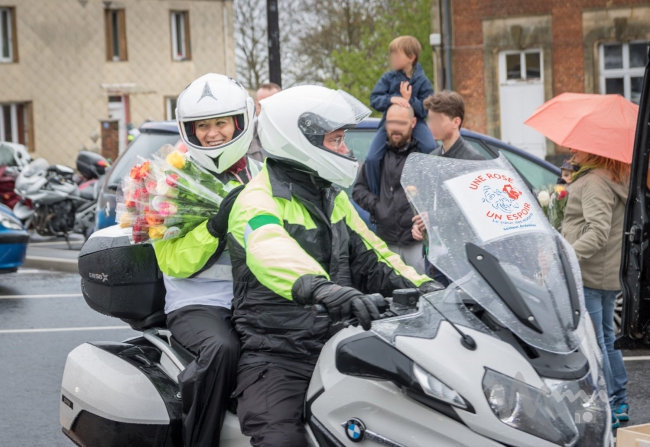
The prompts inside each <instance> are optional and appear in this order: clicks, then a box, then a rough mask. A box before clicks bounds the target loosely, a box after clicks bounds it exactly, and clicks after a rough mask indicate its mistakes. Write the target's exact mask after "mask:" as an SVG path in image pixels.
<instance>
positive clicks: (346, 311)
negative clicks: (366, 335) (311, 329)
mask: <svg viewBox="0 0 650 447" xmlns="http://www.w3.org/2000/svg"><path fill="white" fill-rule="evenodd" d="M312 299H313V302H314V303H320V304H323V305H324V306H325V307H327V312H328V313H329V315H330V320H331V321H333V322H337V321H344V320H349V319H351V318H352V317H356V318H357V320H359V324H361V327H362V328H363V329H364V330H366V331H367V330H368V329H370V327H371V324H372V320H377V319H378V318H379V310H378V309H377V305H376V304H375V298H373V297H371V296H368V295H364V294H363V293H361V292H359V291H358V290H357V289H354V288H352V287H345V286H339V285H337V284H334V283H332V282H330V281H323V282H322V283H321V284H320V285H318V286H317V287H316V288H314V291H313V292H312Z"/></svg>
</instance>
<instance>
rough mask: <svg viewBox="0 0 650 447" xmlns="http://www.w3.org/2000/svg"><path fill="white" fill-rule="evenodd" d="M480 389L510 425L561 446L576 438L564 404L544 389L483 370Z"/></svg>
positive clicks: (574, 429) (497, 414) (496, 413)
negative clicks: (481, 388)
mask: <svg viewBox="0 0 650 447" xmlns="http://www.w3.org/2000/svg"><path fill="white" fill-rule="evenodd" d="M483 392H484V393H485V397H486V398H487V401H488V403H489V404H490V408H492V411H493V412H494V414H495V415H496V416H497V418H499V420H501V422H503V423H504V424H506V425H509V426H510V427H512V428H515V429H517V430H520V431H523V432H526V433H529V434H531V435H533V436H536V437H538V438H541V439H545V440H547V441H549V442H552V443H553V444H557V445H563V446H564V445H572V444H573V443H574V442H575V441H576V440H577V438H578V429H577V428H576V426H575V424H574V423H573V418H572V415H571V414H570V413H569V411H568V409H567V407H566V405H565V404H564V402H562V401H559V402H558V401H557V400H556V399H553V397H552V395H551V393H550V392H548V391H544V390H540V389H538V388H534V387H532V386H530V385H527V384H526V383H524V382H521V381H519V380H516V379H513V378H511V377H508V376H505V375H503V374H500V373H498V372H496V371H492V370H490V369H487V370H486V373H485V376H484V377H483Z"/></svg>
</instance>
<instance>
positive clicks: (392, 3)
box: [322, 0, 433, 116]
mask: <svg viewBox="0 0 650 447" xmlns="http://www.w3.org/2000/svg"><path fill="white" fill-rule="evenodd" d="M364 3H365V5H366V6H368V3H371V2H364ZM430 8H431V2H430V0H413V1H411V2H408V3H407V2H403V1H399V0H384V1H375V2H374V5H373V6H372V10H373V12H374V13H373V14H372V15H371V16H370V20H369V21H367V22H366V23H365V26H364V28H363V29H361V30H358V29H357V31H360V33H359V34H358V38H357V40H356V41H354V42H345V44H344V45H339V46H337V47H336V48H332V49H331V53H330V54H329V57H328V64H329V65H330V66H331V67H332V69H331V71H330V72H329V73H328V74H327V75H326V76H324V77H323V79H322V82H323V83H324V84H325V85H326V86H328V87H330V88H342V89H344V90H346V91H348V92H350V94H352V95H354V96H355V97H357V98H359V99H360V100H361V101H363V102H365V103H366V104H368V105H369V104H370V92H371V91H372V89H373V88H374V86H375V84H376V83H377V81H378V80H379V78H380V77H381V75H382V74H383V73H384V72H386V71H387V70H389V65H388V57H389V54H388V46H389V44H390V42H391V41H392V40H393V39H394V38H395V37H397V36H401V35H412V36H414V37H415V38H416V39H418V41H419V42H420V44H421V45H422V52H421V53H420V58H419V62H420V64H421V65H422V67H423V69H424V72H425V74H426V75H427V77H428V78H429V79H432V73H433V66H432V65H433V61H432V57H433V55H432V51H431V47H430V46H429V34H430V30H431V15H430ZM345 19H346V18H345V16H342V17H341V16H339V20H345ZM375 115H376V116H379V115H380V114H379V113H377V112H375Z"/></svg>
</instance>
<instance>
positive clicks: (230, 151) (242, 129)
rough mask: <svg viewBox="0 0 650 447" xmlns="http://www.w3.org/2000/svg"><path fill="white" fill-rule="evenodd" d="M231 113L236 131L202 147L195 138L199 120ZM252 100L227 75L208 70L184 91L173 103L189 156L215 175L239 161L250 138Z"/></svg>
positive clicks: (253, 117) (252, 124) (251, 131)
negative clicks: (225, 139)
mask: <svg viewBox="0 0 650 447" xmlns="http://www.w3.org/2000/svg"><path fill="white" fill-rule="evenodd" d="M223 116H232V117H233V118H234V121H235V133H234V135H233V138H232V140H231V141H229V142H227V143H224V144H222V145H220V146H215V147H203V146H201V143H200V142H199V140H198V138H197V137H196V133H195V123H196V121H199V120H205V119H211V118H219V117H223ZM254 119H255V102H254V101H253V98H251V97H250V96H249V95H248V91H247V90H246V89H245V88H244V87H243V86H242V85H241V84H240V83H239V82H237V81H235V80H234V79H232V78H229V77H228V76H224V75H220V74H215V73H208V74H206V75H204V76H201V77H200V78H198V79H196V80H195V81H194V82H192V83H191V84H190V85H188V86H187V88H185V90H183V92H182V93H181V94H180V96H179V97H178V101H177V103H176V122H177V123H178V130H179V131H180V133H181V138H182V139H183V141H184V142H185V145H186V146H187V149H188V150H189V153H190V156H191V157H192V158H193V159H194V160H196V162H197V163H199V164H200V165H201V166H203V167H204V168H206V169H208V170H210V171H212V172H216V173H218V174H220V173H222V172H224V171H225V170H227V169H228V168H230V167H231V166H232V165H233V164H235V163H236V162H237V161H239V160H240V159H241V158H242V157H243V156H244V155H246V152H247V151H248V148H249V146H250V144H251V141H252V139H253V132H254Z"/></svg>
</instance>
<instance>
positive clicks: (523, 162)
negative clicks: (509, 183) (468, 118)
mask: <svg viewBox="0 0 650 447" xmlns="http://www.w3.org/2000/svg"><path fill="white" fill-rule="evenodd" d="M486 144H487V145H488V146H489V147H490V148H491V149H492V150H494V151H495V152H496V153H497V154H498V153H499V152H501V153H502V154H503V155H505V157H506V158H507V159H508V161H510V163H512V165H513V166H514V167H515V168H517V170H518V171H519V173H521V175H523V176H524V177H525V178H526V180H528V183H530V184H531V185H532V187H533V189H535V190H542V189H545V188H548V186H549V185H555V183H556V182H557V177H558V176H557V174H556V173H554V172H552V171H549V170H548V169H546V168H544V167H543V166H540V165H538V164H537V163H535V162H534V161H531V160H529V159H527V158H525V157H522V156H521V155H519V154H515V153H514V152H512V151H509V150H508V149H505V148H501V147H499V146H497V145H494V144H491V143H486Z"/></svg>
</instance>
